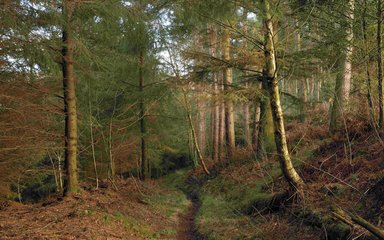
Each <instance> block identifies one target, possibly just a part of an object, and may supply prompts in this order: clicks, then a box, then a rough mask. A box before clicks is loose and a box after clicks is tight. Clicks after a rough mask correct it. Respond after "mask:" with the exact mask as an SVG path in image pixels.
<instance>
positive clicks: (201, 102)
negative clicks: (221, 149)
mask: <svg viewBox="0 0 384 240" xmlns="http://www.w3.org/2000/svg"><path fill="white" fill-rule="evenodd" d="M199 89H200V92H199V93H198V98H197V126H198V128H197V129H198V131H199V132H198V140H199V147H200V151H201V155H203V157H205V147H206V140H207V137H206V130H207V124H206V109H205V108H206V105H205V99H204V90H203V83H201V84H199Z"/></svg>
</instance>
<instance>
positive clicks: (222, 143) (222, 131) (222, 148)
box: [218, 72, 226, 161]
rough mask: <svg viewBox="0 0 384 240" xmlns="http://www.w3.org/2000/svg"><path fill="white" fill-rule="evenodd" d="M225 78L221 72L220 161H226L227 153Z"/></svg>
mask: <svg viewBox="0 0 384 240" xmlns="http://www.w3.org/2000/svg"><path fill="white" fill-rule="evenodd" d="M223 78H224V76H223V73H222V72H221V73H220V74H219V79H218V80H219V81H218V82H219V92H220V94H219V95H220V96H219V108H220V109H219V159H220V161H221V160H223V159H224V151H225V130H226V127H225V103H224V79H223Z"/></svg>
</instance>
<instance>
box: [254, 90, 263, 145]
mask: <svg viewBox="0 0 384 240" xmlns="http://www.w3.org/2000/svg"><path fill="white" fill-rule="evenodd" d="M261 85H262V83H261V82H257V83H256V89H257V94H258V96H257V98H256V101H255V104H254V105H255V108H254V117H253V119H254V121H253V130H252V147H253V150H254V151H257V142H258V134H259V128H260V101H261V97H260V95H261V87H262V86H261Z"/></svg>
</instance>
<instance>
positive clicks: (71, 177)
mask: <svg viewBox="0 0 384 240" xmlns="http://www.w3.org/2000/svg"><path fill="white" fill-rule="evenodd" d="M63 4H64V6H63V16H64V19H65V23H64V27H63V49H62V72H63V90H64V113H65V160H64V161H65V172H66V176H65V184H64V194H65V195H70V194H73V193H76V192H78V191H79V183H78V170H77V109H76V90H75V85H76V84H75V76H74V69H73V68H74V66H73V49H74V43H73V35H72V26H71V20H72V13H73V7H74V3H73V2H72V1H70V0H65V1H64V3H63Z"/></svg>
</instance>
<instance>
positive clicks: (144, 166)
mask: <svg viewBox="0 0 384 240" xmlns="http://www.w3.org/2000/svg"><path fill="white" fill-rule="evenodd" d="M143 68H144V53H143V51H141V52H140V55H139V91H140V116H139V117H140V143H141V176H140V177H141V180H145V179H147V178H149V177H150V176H149V163H148V159H147V154H146V151H147V150H146V142H145V134H146V127H145V106H144V93H143V92H144V76H143Z"/></svg>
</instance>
